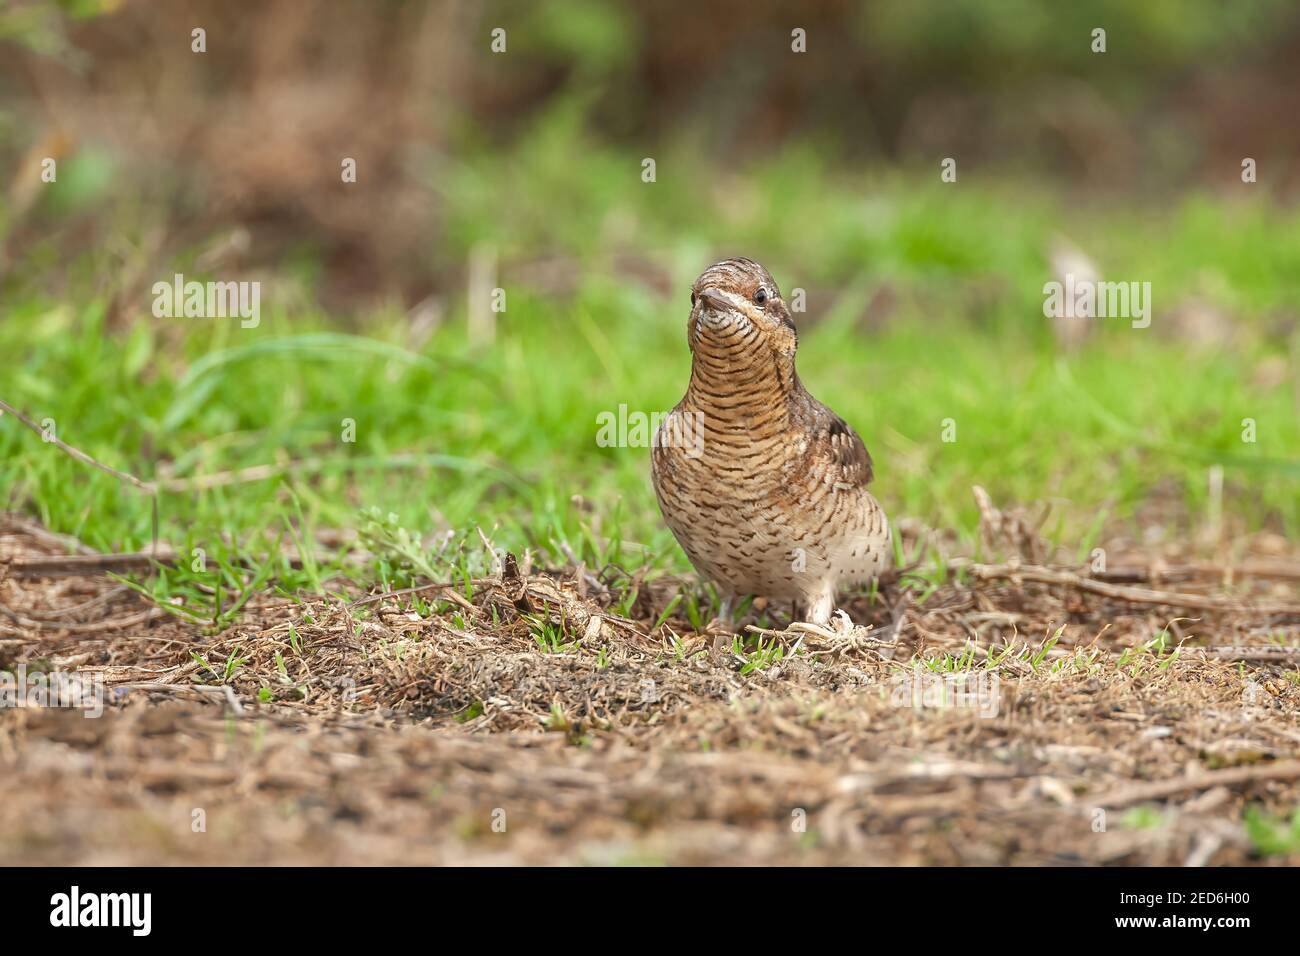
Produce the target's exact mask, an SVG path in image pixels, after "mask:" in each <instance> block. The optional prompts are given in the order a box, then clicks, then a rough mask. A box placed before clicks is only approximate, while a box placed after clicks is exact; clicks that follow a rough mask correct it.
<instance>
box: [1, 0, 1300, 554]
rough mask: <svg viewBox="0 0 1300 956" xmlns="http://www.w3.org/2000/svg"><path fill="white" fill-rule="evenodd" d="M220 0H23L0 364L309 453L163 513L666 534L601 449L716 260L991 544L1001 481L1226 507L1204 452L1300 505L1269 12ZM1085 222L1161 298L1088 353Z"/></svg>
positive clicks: (1285, 194) (904, 496)
mask: <svg viewBox="0 0 1300 956" xmlns="http://www.w3.org/2000/svg"><path fill="white" fill-rule="evenodd" d="M233 6H234V5H226V4H218V3H216V2H215V0H195V2H190V3H176V4H172V3H169V4H166V5H154V4H145V3H137V2H130V0H120V2H112V0H77V2H61V3H57V4H54V3H31V2H11V3H10V4H8V5H7V6H5V7H3V8H0V49H3V50H4V55H3V56H0V164H3V168H5V169H7V170H9V171H10V175H9V176H8V177H7V191H6V192H5V194H4V197H3V199H0V353H2V354H4V355H6V356H20V357H21V361H14V362H11V363H10V364H9V365H8V366H7V367H6V368H5V370H4V371H3V373H0V397H3V398H4V399H5V400H6V401H9V402H11V403H14V404H16V405H19V406H21V407H24V408H26V409H27V410H28V411H29V412H31V413H32V414H33V415H34V417H36V418H37V419H38V420H39V419H42V418H44V417H47V416H48V417H50V418H53V419H54V420H55V421H56V422H57V423H59V434H60V437H62V438H64V439H65V440H67V441H69V442H72V443H73V444H75V445H78V446H80V447H83V448H84V449H85V450H86V451H88V452H90V453H91V454H93V455H96V456H97V457H100V458H102V460H104V461H106V462H108V463H110V464H113V465H115V466H118V467H122V468H125V469H127V470H129V471H132V472H134V473H137V474H139V475H140V476H141V477H145V478H154V477H158V478H163V479H170V480H173V481H175V482H183V481H184V480H186V479H193V478H195V477H196V476H202V475H213V474H218V473H222V472H230V471H232V470H237V469H241V468H246V467H251V466H258V465H266V464H269V463H279V464H281V465H282V466H283V470H282V471H277V472H275V473H273V474H271V475H270V476H268V477H266V478H262V479H259V480H247V481H245V480H239V481H232V482H231V483H228V484H222V485H220V486H218V487H214V488H211V489H207V490H184V491H173V492H168V493H167V494H165V495H164V496H163V509H162V510H163V522H164V528H163V532H164V537H165V538H167V539H168V540H172V541H178V542H179V541H181V540H184V539H186V538H189V539H191V540H194V541H198V542H204V543H210V542H211V541H213V540H215V539H218V538H221V537H225V538H226V539H228V540H230V541H232V542H236V543H237V546H239V547H243V546H251V545H250V542H252V541H255V540H256V539H257V537H258V535H259V534H261V533H262V532H264V531H265V532H267V533H278V529H280V528H282V527H283V524H284V523H285V522H290V523H295V524H297V523H305V524H307V525H309V526H311V527H312V528H321V527H342V526H355V525H356V524H357V514H358V511H359V509H364V508H368V507H370V506H377V507H379V508H380V509H381V511H382V512H383V513H387V512H390V511H391V512H394V513H396V514H397V516H398V517H399V519H400V521H401V522H402V523H404V524H406V525H407V526H409V527H412V528H418V529H421V530H428V529H431V528H453V529H461V530H463V529H466V528H472V527H473V524H474V523H475V522H478V523H481V524H483V525H484V527H492V526H499V528H498V531H497V533H496V539H497V541H498V543H500V544H502V545H505V546H509V547H522V546H524V545H532V546H534V547H538V548H541V549H543V550H545V551H546V552H547V553H548V554H549V555H551V556H552V557H555V558H556V559H558V560H562V559H563V550H564V549H563V548H561V547H560V544H559V543H560V542H564V543H565V544H566V545H567V546H568V547H569V548H570V550H572V551H574V552H576V553H579V554H582V555H583V556H584V557H587V558H588V559H589V560H591V561H592V563H603V560H605V559H613V558H615V557H616V558H618V559H620V560H623V561H628V562H629V563H636V561H637V560H640V559H642V558H643V557H644V556H645V555H647V554H648V555H651V556H652V557H651V558H650V560H652V561H653V562H654V563H655V565H656V566H658V567H664V568H668V567H683V566H684V558H683V557H682V556H681V554H680V552H679V551H678V550H677V549H676V547H675V546H674V545H673V543H672V540H671V536H670V535H669V534H668V532H667V531H666V529H664V528H663V526H662V524H661V522H660V521H659V518H658V515H657V512H656V510H655V506H654V503H653V495H652V493H651V492H650V489H649V483H648V476H647V469H648V459H647V452H646V450H645V449H636V448H632V449H626V448H624V449H611V448H600V447H597V445H596V444H595V433H596V415H597V414H598V413H600V412H603V411H611V410H614V409H617V408H618V406H619V405H620V404H623V403H625V404H627V405H628V406H629V407H630V408H631V409H634V410H641V411H645V412H653V411H660V410H666V409H667V408H669V407H670V406H671V405H672V404H673V403H674V402H675V401H676V400H677V398H678V397H679V396H680V394H681V392H682V390H683V389H684V387H685V383H686V377H687V374H688V370H689V353H688V351H687V348H686V343H685V331H684V330H685V321H686V312H687V295H686V289H687V286H688V284H689V283H690V281H691V280H692V279H693V278H694V276H695V275H696V274H697V273H698V272H699V271H700V270H701V269H702V268H703V267H704V266H706V265H707V264H708V263H710V262H712V261H714V260H715V259H717V258H719V257H721V256H723V255H732V254H744V255H750V256H752V257H754V258H757V259H760V260H761V261H763V262H764V263H765V264H766V265H767V266H768V267H769V268H770V269H771V271H772V272H773V274H774V275H775V276H776V278H777V279H778V281H779V282H780V283H781V285H782V287H783V289H784V290H785V292H786V293H787V295H788V294H789V293H790V291H791V289H792V288H793V287H796V286H797V287H800V288H803V289H806V290H807V299H808V312H807V313H806V314H804V315H800V316H797V319H798V320H799V325H800V332H801V348H800V357H799V365H800V371H801V375H802V377H803V378H804V380H805V382H806V383H807V384H808V385H809V387H810V389H811V390H812V391H813V392H814V394H816V395H817V396H818V397H820V398H822V399H823V400H825V401H826V402H828V403H829V404H831V405H832V406H833V407H835V408H836V409H837V411H839V412H840V413H841V414H842V415H844V416H845V417H846V418H847V419H848V420H849V421H850V422H852V423H853V424H854V426H855V427H857V428H858V430H859V431H861V432H862V434H863V436H864V437H865V439H866V441H867V444H868V446H869V447H870V448H871V450H872V451H873V453H874V455H875V457H876V459H877V475H878V481H877V484H878V488H877V494H878V496H879V497H880V498H881V500H882V501H883V502H884V504H885V505H886V508H887V509H888V510H889V511H890V513H891V514H892V515H894V516H896V517H917V518H920V519H921V520H923V521H924V522H926V523H928V524H930V525H934V526H943V527H953V528H956V529H958V530H959V532H961V533H963V534H965V535H967V536H971V535H973V530H974V527H975V521H976V515H975V511H974V503H973V501H972V500H971V497H970V493H969V488H970V485H971V484H975V483H979V484H982V485H984V486H986V487H987V488H988V489H989V490H990V492H991V493H992V494H993V496H994V499H995V500H997V501H999V502H1014V501H1035V500H1043V499H1048V500H1052V501H1054V502H1055V503H1056V504H1057V505H1058V508H1057V513H1058V521H1057V523H1056V524H1055V525H1054V526H1053V527H1052V528H1051V529H1049V530H1050V531H1051V532H1052V533H1053V534H1055V535H1057V536H1058V537H1059V539H1060V540H1061V541H1062V542H1063V543H1066V544H1067V545H1069V546H1071V547H1075V546H1078V547H1080V548H1083V547H1085V546H1086V545H1087V544H1088V542H1089V541H1091V540H1092V539H1093V538H1095V536H1096V535H1097V534H1098V533H1099V529H1100V528H1101V526H1102V524H1103V523H1111V524H1116V525H1119V526H1129V527H1132V528H1134V530H1135V533H1146V530H1145V529H1146V528H1148V527H1149V526H1150V523H1151V521H1152V520H1153V518H1152V516H1153V515H1154V516H1155V517H1156V518H1158V519H1159V522H1161V523H1164V524H1166V525H1167V527H1166V529H1165V533H1166V534H1169V535H1173V534H1178V533H1183V532H1188V531H1192V530H1197V529H1201V528H1203V527H1204V526H1206V525H1208V524H1211V523H1213V520H1214V519H1213V515H1212V514H1211V512H1212V511H1213V509H1215V508H1217V507H1218V503H1217V502H1211V501H1209V500H1208V498H1207V488H1208V486H1209V482H1208V474H1209V470H1210V469H1211V468H1212V467H1214V466H1222V467H1223V468H1224V469H1225V499H1224V502H1223V507H1224V509H1225V510H1226V511H1227V512H1228V514H1229V515H1230V517H1231V519H1232V520H1231V526H1232V528H1234V529H1249V528H1258V527H1269V528H1273V529H1275V530H1280V531H1283V532H1285V533H1288V534H1290V535H1295V534H1296V533H1297V531H1298V530H1300V494H1297V489H1298V488H1300V464H1298V462H1297V459H1300V384H1297V374H1296V370H1297V368H1298V367H1300V311H1298V309H1297V303H1298V302H1300V221H1297V218H1296V216H1295V210H1294V204H1293V195H1294V189H1295V185H1296V175H1295V174H1296V166H1295V157H1296V155H1297V153H1298V150H1297V146H1298V145H1300V144H1297V141H1296V138H1297V136H1300V131H1298V130H1297V127H1296V125H1295V124H1294V123H1293V122H1290V117H1293V116H1295V115H1300V102H1298V100H1300V85H1298V84H1296V83H1295V71H1296V69H1297V67H1296V64H1297V63H1298V62H1300V58H1298V57H1297V56H1296V55H1295V52H1296V48H1297V46H1298V45H1300V20H1298V19H1297V16H1296V12H1295V10H1294V9H1293V7H1292V6H1291V5H1289V4H1285V3H1280V2H1276V3H1275V2H1266V0H1260V2H1257V3H1252V4H1250V5H1249V6H1247V7H1231V6H1227V5H1222V4H1219V3H1213V2H1208V0H1207V2H1185V3H1174V2H1168V3H1166V2H1153V3H1145V4H1129V3H1121V2H1118V0H1116V2H1104V3H1094V4H1070V5H1060V4H1035V3H1029V2H1020V0H1013V2H1005V3H994V2H987V3H978V2H973V0H959V2H951V3H938V2H934V3H931V2H919V3H902V2H887V3H880V4H865V5H859V4H852V3H847V2H821V3H812V4H809V5H807V6H806V7H804V6H801V7H800V9H799V10H798V12H797V13H795V12H792V11H791V10H790V9H789V8H788V6H787V5H779V4H775V3H773V4H763V3H758V4H755V3H739V2H730V0H726V2H717V3H709V4H690V5H688V4H671V5H639V4H632V3H617V2H610V0H562V2H560V3H557V4H546V5H540V4H527V3H522V2H519V3H484V4H468V3H466V4H456V3H439V4H428V5H425V4H417V3H409V2H397V0H386V2H380V3H374V4H366V5H360V4H354V3H350V2H343V0H302V2H288V0H279V2H267V3H264V4H260V5H259V6H258V7H257V9H256V11H252V10H250V9H249V8H240V9H239V10H238V11H235V10H233V9H231V7H233ZM196 25H202V26H204V27H205V28H206V29H207V30H208V52H207V53H206V54H204V55H202V56H200V55H196V54H192V53H191V52H190V30H191V29H192V28H193V27H194V26H196ZM497 25H501V26H504V27H505V28H507V31H508V50H507V52H506V53H505V54H493V53H491V52H490V50H489V46H488V44H489V40H490V37H489V32H490V30H491V29H492V28H493V27H494V26H497ZM1098 25H1101V26H1104V27H1105V28H1106V29H1107V41H1108V50H1107V52H1106V53H1105V54H1093V53H1091V52H1090V48H1089V44H1090V34H1091V30H1092V29H1093V27H1095V26H1098ZM794 26H801V27H804V28H805V29H807V31H808V50H809V52H808V53H807V54H793V53H791V52H790V30H791V29H792V28H793V27H794ZM1288 110H1289V112H1288ZM50 155H54V156H57V157H58V159H59V174H58V181H57V184H56V185H49V186H45V185H42V184H40V182H39V175H38V171H39V162H40V159H41V158H42V157H44V156H50ZM1246 155H1249V156H1253V157H1255V158H1256V159H1257V160H1258V161H1259V164H1260V181H1259V183H1256V184H1250V185H1248V184H1244V183H1242V181H1241V178H1240V161H1241V157H1242V156H1246ZM344 156H352V157H355V158H357V160H358V169H359V179H358V182H357V183H355V184H343V183H341V182H340V181H339V175H338V172H339V160H340V158H341V157H344ZM945 156H955V157H958V161H959V166H958V169H959V178H958V182H957V183H955V184H942V183H940V182H939V175H938V174H939V161H940V159H941V158H943V157H945ZM645 157H652V158H654V159H655V161H656V179H655V182H653V183H645V182H643V181H642V179H641V172H642V160H643V159H644V158H645ZM1062 242H1066V243H1068V244H1069V245H1070V246H1072V247H1077V248H1078V249H1079V250H1082V253H1083V254H1086V256H1087V258H1088V259H1089V260H1090V261H1091V262H1093V263H1095V265H1096V267H1097V269H1098V270H1099V271H1100V273H1101V274H1102V275H1104V276H1105V277H1106V278H1111V279H1117V280H1139V281H1142V280H1145V281H1150V282H1151V283H1152V287H1153V294H1154V301H1153V309H1154V321H1153V325H1152V327H1151V328H1150V329H1145V330H1134V329H1131V328H1130V327H1129V326H1128V324H1127V323H1125V322H1123V321H1122V320H1103V321H1100V322H1099V323H1097V326H1096V328H1095V329H1094V330H1093V335H1092V336H1091V337H1090V340H1089V341H1088V342H1087V343H1086V344H1085V346H1084V348H1083V349H1082V350H1081V351H1079V352H1078V353H1066V352H1064V351H1062V350H1061V349H1060V348H1059V347H1058V344H1057V342H1056V340H1055V339H1054V337H1053V334H1052V329H1051V327H1050V325H1049V323H1048V322H1047V320H1045V319H1044V318H1043V314H1042V303H1043V292H1042V287H1043V283H1044V282H1046V281H1048V280H1050V279H1052V278H1054V275H1055V268H1056V267H1055V265H1054V253H1053V249H1054V248H1055V247H1056V246H1058V245H1059V244H1061V243H1062ZM471 262H477V263H479V268H480V272H481V273H482V274H481V275H479V276H478V277H477V278H476V277H475V275H474V270H473V269H471V267H470V263H471ZM174 272H183V273H185V274H186V276H187V278H196V279H218V280H223V281H225V280H234V279H256V280H259V281H261V282H262V283H263V295H262V302H263V310H264V314H263V318H262V324H261V326H260V327H259V328H257V329H241V328H240V327H239V323H238V322H237V321H235V320H220V319H156V318H154V317H153V316H152V315H151V314H150V304H151V302H152V296H151V295H150V293H149V289H150V287H151V285H152V283H153V282H155V281H157V280H159V279H160V278H162V279H166V278H169V277H170V276H171V275H172V274H173V273H174ZM484 282H487V283H488V284H499V285H500V286H501V287H502V288H504V289H505V290H506V292H507V295H508V307H507V311H506V312H505V313H503V314H501V315H500V316H497V317H496V332H495V339H494V341H493V342H491V343H490V344H488V343H475V342H471V339H470V336H469V335H468V334H467V328H466V327H467V311H468V310H469V308H470V301H469V300H470V298H471V296H470V294H469V293H470V291H471V286H473V285H474V284H475V283H478V284H479V285H482V284H483V283H484ZM348 418H350V419H353V420H355V422H356V423H357V440H356V442H355V444H352V443H343V442H342V441H341V439H340V434H341V428H342V424H341V423H342V421H343V420H344V419H348ZM1245 418H1252V419H1254V420H1255V421H1256V422H1257V428H1258V436H1259V437H1258V441H1257V442H1256V443H1244V442H1243V441H1242V440H1241V430H1242V420H1243V419H1245ZM945 419H952V420H953V421H955V422H956V425H957V441H956V442H953V443H945V442H943V441H941V438H940V435H941V428H942V423H943V422H944V420H945ZM0 491H3V492H4V494H5V497H6V499H7V501H8V504H9V506H11V507H25V508H31V509H35V510H37V511H39V513H40V515H41V517H42V519H43V520H45V521H46V522H47V523H48V524H50V525H51V526H52V527H55V528H58V529H61V530H66V531H69V532H72V533H75V534H78V535H80V536H82V537H83V538H84V539H85V540H86V541H87V542H89V543H91V544H93V545H95V546H98V547H104V548H122V547H133V546H138V545H140V544H142V543H144V542H145V541H147V539H148V536H149V531H150V508H149V503H148V501H146V500H142V499H140V497H139V496H138V495H136V494H134V493H133V492H131V491H129V490H126V489H121V488H119V487H118V486H117V485H116V484H115V483H114V482H113V480H112V479H111V478H108V477H107V476H104V475H101V474H97V473H87V472H86V471H85V469H83V468H81V467H80V466H78V465H77V464H76V463H75V462H72V461H71V460H69V459H67V458H66V457H64V456H62V455H60V454H58V453H57V452H55V451H54V450H53V449H52V448H49V447H47V446H43V445H41V444H40V443H39V440H38V439H37V438H36V437H35V436H34V435H32V434H30V433H28V432H25V431H23V430H20V429H18V428H17V427H15V426H14V425H13V423H12V422H9V423H8V424H4V423H0ZM1135 519H1141V520H1135ZM627 542H632V543H635V545H636V547H633V548H632V549H631V551H624V550H622V549H623V548H624V545H625V543H627ZM629 547H631V546H630V545H629Z"/></svg>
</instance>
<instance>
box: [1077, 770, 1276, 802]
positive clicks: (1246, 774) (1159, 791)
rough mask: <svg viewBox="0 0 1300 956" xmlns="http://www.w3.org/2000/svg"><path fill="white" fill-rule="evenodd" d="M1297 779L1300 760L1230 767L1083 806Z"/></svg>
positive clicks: (1106, 796) (1134, 789) (1104, 796)
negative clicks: (1263, 781) (1258, 782)
mask: <svg viewBox="0 0 1300 956" xmlns="http://www.w3.org/2000/svg"><path fill="white" fill-rule="evenodd" d="M1297 777H1300V760H1283V761H1279V762H1278V763H1271V764H1264V765H1262V766H1255V767H1229V768H1228V769H1226V770H1211V771H1209V772H1207V773H1198V774H1194V775H1188V776H1183V777H1175V778H1174V779H1173V780H1157V781H1156V782H1154V783H1141V784H1136V785H1134V786H1130V787H1121V788H1120V789H1118V790H1112V791H1111V792H1110V793H1108V794H1102V795H1101V796H1099V797H1095V798H1092V799H1088V798H1086V797H1084V798H1081V800H1080V804H1081V805H1086V806H1088V807H1115V808H1118V807H1127V806H1132V805H1133V804H1135V803H1146V802H1148V801H1150V800H1161V799H1163V798H1165V797H1171V796H1173V795H1174V794H1176V793H1184V792H1186V791H1188V790H1209V789H1211V788H1213V787H1232V786H1239V785H1240V784H1244V783H1254V782H1256V781H1258V780H1294V779H1296V778H1297Z"/></svg>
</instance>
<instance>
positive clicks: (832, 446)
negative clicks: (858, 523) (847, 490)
mask: <svg viewBox="0 0 1300 956" xmlns="http://www.w3.org/2000/svg"><path fill="white" fill-rule="evenodd" d="M819 418H820V421H819V422H818V423H817V426H818V427H816V428H814V429H813V435H812V441H811V442H809V449H808V452H809V454H810V455H811V456H816V459H820V460H822V461H827V462H830V467H831V471H832V473H833V474H834V476H835V483H836V484H844V485H849V486H850V487H853V488H864V487H866V486H867V485H868V484H870V482H871V478H872V476H873V472H872V469H871V455H870V453H869V452H868V451H867V446H866V445H864V444H863V443H862V439H861V438H860V437H859V436H858V433H857V432H855V431H854V430H853V429H852V428H850V427H849V425H848V423H847V422H845V421H844V419H842V418H840V417H839V416H838V415H836V414H835V413H834V412H832V411H831V410H830V409H826V412H825V415H824V416H819Z"/></svg>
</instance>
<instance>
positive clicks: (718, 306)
mask: <svg viewBox="0 0 1300 956" xmlns="http://www.w3.org/2000/svg"><path fill="white" fill-rule="evenodd" d="M695 294H696V296H697V297H698V298H699V299H700V300H701V301H702V302H703V303H704V304H705V305H707V306H708V307H709V308H710V309H714V310H717V311H721V310H722V309H727V308H730V307H731V303H730V302H728V301H727V300H726V298H725V297H724V296H723V294H722V293H721V292H719V291H718V290H717V289H715V288H713V286H709V287H708V288H707V289H701V290H700V291H699V292H697V293H695Z"/></svg>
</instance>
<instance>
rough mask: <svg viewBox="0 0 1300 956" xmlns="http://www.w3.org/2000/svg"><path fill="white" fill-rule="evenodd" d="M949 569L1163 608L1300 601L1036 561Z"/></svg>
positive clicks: (960, 564) (1270, 608) (1264, 607)
mask: <svg viewBox="0 0 1300 956" xmlns="http://www.w3.org/2000/svg"><path fill="white" fill-rule="evenodd" d="M949 567H950V568H964V569H965V570H966V571H968V572H969V573H970V574H972V575H974V576H975V577H977V578H979V579H980V580H982V581H993V580H1011V581H1033V582H1035V583H1038V584H1056V585H1060V586H1062V587H1069V588H1075V589H1076V590H1079V591H1088V592H1091V593H1092V594H1100V595H1102V596H1103V597H1109V598H1115V599H1116V600H1119V601H1127V602H1128V603H1130V604H1158V605H1162V606H1166V607H1186V608H1198V609H1202V610H1212V611H1235V612H1238V613H1251V614H1297V615H1300V604H1286V603H1282V602H1269V601H1260V602H1255V603H1246V602H1243V601H1241V600H1238V599H1236V598H1226V597H1215V596H1213V595H1209V594H1192V593H1189V592H1186V591H1158V590H1155V589H1151V588H1138V587H1130V586H1128V585H1122V584H1111V583H1109V582H1107V581H1098V580H1096V579H1095V578H1089V577H1084V576H1083V575H1081V574H1076V573H1074V572H1073V571H1064V570H1059V569H1056V568H1048V567H1044V566H1042V565H1037V564H974V563H967V562H964V561H952V562H949Z"/></svg>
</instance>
